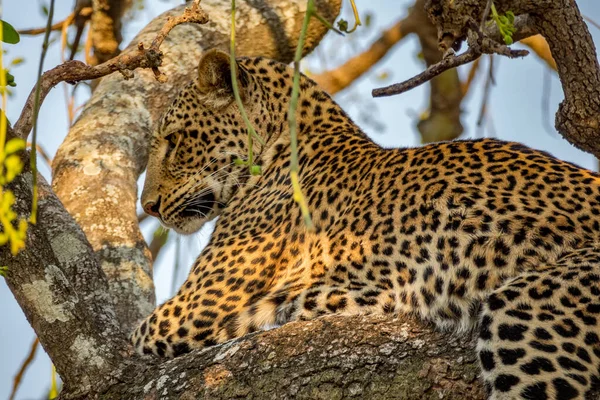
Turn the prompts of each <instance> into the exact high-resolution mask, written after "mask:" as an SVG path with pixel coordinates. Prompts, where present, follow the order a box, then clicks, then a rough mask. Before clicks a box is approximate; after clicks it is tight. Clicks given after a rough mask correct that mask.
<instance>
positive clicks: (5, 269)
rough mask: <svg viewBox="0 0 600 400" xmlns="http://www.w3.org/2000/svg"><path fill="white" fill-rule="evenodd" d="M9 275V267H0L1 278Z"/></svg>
mask: <svg viewBox="0 0 600 400" xmlns="http://www.w3.org/2000/svg"><path fill="white" fill-rule="evenodd" d="M7 273H8V267H0V276H4V277H6V274H7Z"/></svg>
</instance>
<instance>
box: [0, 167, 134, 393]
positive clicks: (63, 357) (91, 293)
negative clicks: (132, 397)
mask: <svg viewBox="0 0 600 400" xmlns="http://www.w3.org/2000/svg"><path fill="white" fill-rule="evenodd" d="M31 188H32V174H31V172H30V171H25V172H24V173H22V174H20V175H19V176H18V177H17V178H16V179H15V180H14V181H13V182H12V183H11V185H10V189H11V190H13V192H14V193H15V194H16V198H17V201H16V204H15V207H14V208H15V211H16V212H17V213H18V214H19V216H20V218H27V217H28V216H29V213H30V210H31V198H32V191H31ZM38 190H39V191H38V193H39V208H38V210H39V214H38V223H37V224H36V225H30V226H29V228H28V235H27V242H26V249H25V250H23V251H21V252H20V253H19V254H18V255H17V256H16V257H13V256H12V255H11V254H10V252H9V251H8V249H7V248H6V246H2V247H0V260H2V264H5V265H7V266H8V273H7V276H6V282H7V284H8V287H9V288H10V290H11V291H12V293H13V294H14V296H15V298H16V300H17V302H18V303H19V305H20V306H21V308H22V309H23V312H24V313H25V315H26V317H27V319H28V321H29V323H30V324H31V326H32V327H33V329H34V330H35V332H36V334H37V335H38V337H39V339H40V342H41V343H42V346H43V347H44V348H45V350H46V352H47V353H48V354H49V355H50V357H51V358H52V361H53V363H54V365H56V368H57V370H58V371H59V373H60V375H61V377H62V379H63V381H64V382H65V383H66V384H69V385H70V384H76V386H74V387H76V388H77V391H80V392H83V393H84V392H86V391H88V390H89V389H90V388H91V386H92V383H93V381H94V380H95V379H96V377H97V376H102V375H107V374H109V373H110V372H111V371H114V370H115V369H116V368H117V367H118V366H119V365H120V364H121V359H122V357H123V356H124V355H125V354H126V353H128V352H130V349H129V345H128V343H127V342H126V339H125V335H124V334H123V333H122V332H121V330H120V328H119V326H118V324H117V320H116V318H115V312H114V308H113V304H112V301H111V298H110V297H109V296H108V291H107V289H108V283H107V281H106V277H105V276H104V273H103V272H102V270H101V269H100V266H99V264H98V263H97V261H96V258H95V255H94V253H93V250H92V248H91V246H90V245H89V243H88V241H87V240H86V238H85V235H84V234H83V232H82V231H81V229H80V228H79V226H78V225H77V224H76V223H75V221H74V220H73V218H72V217H71V216H70V215H69V214H68V213H67V211H66V210H65V209H64V207H63V206H62V204H61V203H60V201H59V200H58V198H57V197H56V195H55V194H54V193H53V192H52V190H51V189H50V187H49V185H48V184H47V183H46V182H45V180H44V178H43V177H41V176H39V180H38Z"/></svg>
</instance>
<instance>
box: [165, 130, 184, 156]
mask: <svg viewBox="0 0 600 400" xmlns="http://www.w3.org/2000/svg"><path fill="white" fill-rule="evenodd" d="M180 137H181V134H180V132H173V133H170V134H168V135H167V136H166V137H165V140H166V141H167V143H168V144H169V148H168V150H167V154H169V153H171V152H172V151H174V150H175V149H176V148H177V145H178V144H179V139H180Z"/></svg>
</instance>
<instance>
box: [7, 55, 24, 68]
mask: <svg viewBox="0 0 600 400" xmlns="http://www.w3.org/2000/svg"><path fill="white" fill-rule="evenodd" d="M24 62H25V59H24V58H23V57H17V58H13V60H12V61H11V62H10V64H11V65H13V66H15V67H16V66H17V65H21V64H23V63H24Z"/></svg>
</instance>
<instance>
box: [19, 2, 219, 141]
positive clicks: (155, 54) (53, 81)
mask: <svg viewBox="0 0 600 400" xmlns="http://www.w3.org/2000/svg"><path fill="white" fill-rule="evenodd" d="M186 22H193V23H198V24H205V23H206V22H208V16H207V15H206V13H205V12H204V11H203V10H202V9H201V8H199V7H198V6H197V4H196V3H194V4H193V5H192V6H191V7H189V8H186V9H185V10H184V12H183V13H182V14H181V15H179V16H177V17H174V18H169V19H168V20H167V22H166V23H165V24H164V26H163V27H162V29H161V30H160V32H159V33H158V34H157V35H156V37H155V38H154V40H153V41H152V44H151V45H150V48H149V49H147V50H146V49H145V48H144V45H143V43H141V42H140V43H139V44H138V46H137V50H131V51H129V52H127V53H124V54H121V55H120V56H118V57H115V58H114V59H112V60H109V61H107V62H105V63H104V64H100V65H97V66H95V67H92V66H89V65H87V64H85V63H82V62H81V61H75V60H73V61H67V62H65V63H63V64H60V65H58V66H56V67H54V68H52V69H51V70H49V71H46V72H45V73H44V75H43V76H42V82H41V85H40V104H41V103H42V102H43V101H44V99H45V98H46V95H47V94H48V93H49V92H50V90H52V88H54V86H56V85H57V84H59V83H60V82H69V83H76V82H79V81H83V80H89V79H97V78H100V77H103V76H106V75H109V74H111V73H113V72H115V71H119V72H121V74H122V75H123V76H124V77H125V79H129V78H132V77H133V73H132V72H131V71H133V70H135V69H137V68H151V69H152V71H153V72H154V75H155V76H156V79H158V80H161V81H163V80H164V79H166V78H165V77H164V76H163V75H162V74H161V73H160V71H159V69H158V67H159V66H160V65H161V62H162V52H161V51H160V46H161V45H162V43H163V41H164V40H165V38H166V36H167V35H168V34H169V32H170V31H171V30H172V29H173V28H174V27H176V26H177V25H179V24H183V23H186ZM34 99H35V88H34V89H33V90H32V91H31V93H30V94H29V97H28V98H27V101H26V103H25V106H24V107H23V110H22V111H21V116H20V117H19V119H18V120H17V122H16V123H15V127H14V131H15V133H16V134H17V135H18V137H21V138H23V139H25V138H26V137H27V136H28V135H29V132H30V131H31V127H32V126H33V109H34Z"/></svg>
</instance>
